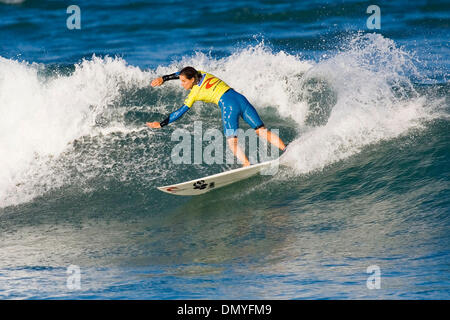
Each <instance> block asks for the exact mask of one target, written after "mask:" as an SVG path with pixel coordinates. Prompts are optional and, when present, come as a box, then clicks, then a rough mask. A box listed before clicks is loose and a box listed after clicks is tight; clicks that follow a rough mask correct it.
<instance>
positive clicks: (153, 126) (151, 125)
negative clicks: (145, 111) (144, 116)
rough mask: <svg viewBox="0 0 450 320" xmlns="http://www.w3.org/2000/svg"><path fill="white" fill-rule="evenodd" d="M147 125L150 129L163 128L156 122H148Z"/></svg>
mask: <svg viewBox="0 0 450 320" xmlns="http://www.w3.org/2000/svg"><path fill="white" fill-rule="evenodd" d="M146 125H147V127H149V128H161V125H160V124H159V122H157V121H155V122H147V123H146Z"/></svg>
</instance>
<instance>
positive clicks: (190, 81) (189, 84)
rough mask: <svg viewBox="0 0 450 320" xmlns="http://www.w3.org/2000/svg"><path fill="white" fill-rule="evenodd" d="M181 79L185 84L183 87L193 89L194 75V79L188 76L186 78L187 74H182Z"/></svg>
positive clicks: (182, 83)
mask: <svg viewBox="0 0 450 320" xmlns="http://www.w3.org/2000/svg"><path fill="white" fill-rule="evenodd" d="M180 81H181V85H182V86H183V88H185V89H186V90H190V89H192V87H193V85H194V81H195V77H192V79H188V78H186V76H184V75H183V74H181V75H180Z"/></svg>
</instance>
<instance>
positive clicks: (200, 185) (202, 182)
mask: <svg viewBox="0 0 450 320" xmlns="http://www.w3.org/2000/svg"><path fill="white" fill-rule="evenodd" d="M193 186H194V189H199V190H203V189H205V188H206V187H207V186H208V184H207V183H206V182H205V180H198V181H195V182H194V184H193ZM214 187H215V184H214V181H213V182H211V183H210V184H209V189H212V188H214Z"/></svg>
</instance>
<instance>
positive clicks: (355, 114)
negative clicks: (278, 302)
mask: <svg viewBox="0 0 450 320" xmlns="http://www.w3.org/2000/svg"><path fill="white" fill-rule="evenodd" d="M72 4H73V3H72V2H69V1H37V0H36V1H33V0H27V1H20V0H17V1H12V0H2V1H0V16H1V19H0V112H1V116H0V298H2V299H449V298H450V249H449V248H450V170H449V168H450V117H449V114H450V94H449V88H450V85H449V82H448V81H449V66H450V61H449V58H450V43H449V38H450V37H449V22H450V5H449V2H448V1H414V2H412V1H403V0H401V1H394V2H393V1H383V2H379V3H377V5H378V6H379V8H380V16H379V17H380V26H379V27H380V28H379V29H369V27H368V26H370V23H369V24H368V19H369V20H370V16H371V15H372V13H367V8H368V7H369V6H370V5H372V4H374V3H372V2H368V1H323V0H322V1H270V0H258V1H244V0H238V1H217V2H198V3H193V2H186V1H123V0H115V1H107V2H92V1H77V3H76V4H77V5H78V7H79V9H80V11H79V12H80V18H81V19H80V21H79V22H80V24H79V27H80V28H79V29H70V28H69V27H68V26H70V23H71V22H73V21H74V20H72V19H71V16H72V14H73V12H72V11H69V13H67V8H68V7H69V6H70V5H72ZM187 65H192V66H194V67H197V68H199V69H201V70H207V71H209V72H211V73H213V74H215V75H217V76H219V77H220V78H221V79H223V80H224V81H225V82H227V83H228V84H229V85H230V86H232V87H233V88H235V89H236V90H237V91H239V92H241V93H243V94H244V95H245V96H246V97H247V98H248V99H249V101H251V103H252V104H253V105H254V106H255V108H256V109H257V110H258V113H259V114H260V116H261V118H262V119H263V120H264V122H265V124H266V126H267V127H269V128H272V129H278V130H279V133H280V137H281V138H282V139H283V140H284V141H285V142H286V143H289V146H288V148H287V151H286V152H285V153H284V154H283V155H282V157H281V160H280V161H281V164H283V166H281V167H280V170H279V172H278V173H277V174H276V175H273V176H255V177H253V178H250V179H248V180H245V181H242V182H239V183H236V184H233V185H231V186H228V187H225V188H223V189H219V190H215V191H212V192H209V193H206V194H204V195H202V196H197V197H177V196H172V195H168V194H165V193H162V192H160V191H158V190H157V189H156V187H157V186H161V185H167V184H172V183H177V182H181V181H186V180H191V179H195V178H198V177H201V176H205V175H207V174H213V173H217V172H221V171H224V170H228V169H231V168H235V167H238V166H239V165H238V164H213V165H209V164H206V163H200V164H192V165H191V164H175V163H173V161H172V160H171V152H172V150H173V148H174V147H175V145H176V144H177V142H176V141H173V139H172V133H173V132H174V131H175V130H176V129H177V128H184V129H186V130H188V131H189V132H193V131H194V123H195V122H197V123H198V122H200V121H201V123H202V126H203V130H204V131H205V130H206V129H209V128H212V129H219V130H221V129H222V124H221V120H220V110H219V109H218V108H217V106H215V105H209V104H204V103H196V104H195V105H194V107H193V108H192V110H190V111H189V112H188V113H187V114H185V115H184V116H183V118H181V119H179V120H178V121H177V122H176V123H174V124H171V125H170V126H167V127H165V128H163V129H161V130H149V129H148V128H146V127H145V125H144V124H145V122H146V121H161V120H162V119H164V118H165V117H166V116H167V114H169V113H170V112H171V111H173V110H175V109H177V108H178V107H179V106H181V104H182V102H183V100H184V97H185V96H186V92H185V91H184V90H183V89H182V88H181V86H180V85H179V83H178V81H172V82H168V83H166V84H164V85H163V86H161V87H158V88H152V87H150V86H149V83H150V81H151V80H152V79H153V78H155V77H158V76H161V75H163V74H168V73H172V72H175V71H177V70H179V69H180V68H182V67H183V66H187ZM241 124H242V127H243V128H248V126H247V125H246V124H244V123H243V122H241ZM207 145H208V143H206V142H204V146H207ZM224 145H225V143H224Z"/></svg>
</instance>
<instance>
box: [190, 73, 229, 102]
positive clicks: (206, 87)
mask: <svg viewBox="0 0 450 320" xmlns="http://www.w3.org/2000/svg"><path fill="white" fill-rule="evenodd" d="M198 71H199V72H200V73H201V74H202V78H201V79H200V81H199V83H198V84H195V85H194V86H193V87H192V89H191V92H189V95H188V96H187V98H186V100H184V104H185V105H187V106H188V107H189V108H190V107H191V106H192V104H193V103H194V102H195V101H203V102H207V103H215V104H218V103H219V100H220V97H222V95H223V94H224V93H225V92H226V91H227V90H228V89H230V87H229V86H228V85H227V84H226V83H225V82H223V81H222V80H220V79H219V78H217V77H216V76H213V75H212V74H210V73H207V72H204V71H200V70H198Z"/></svg>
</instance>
